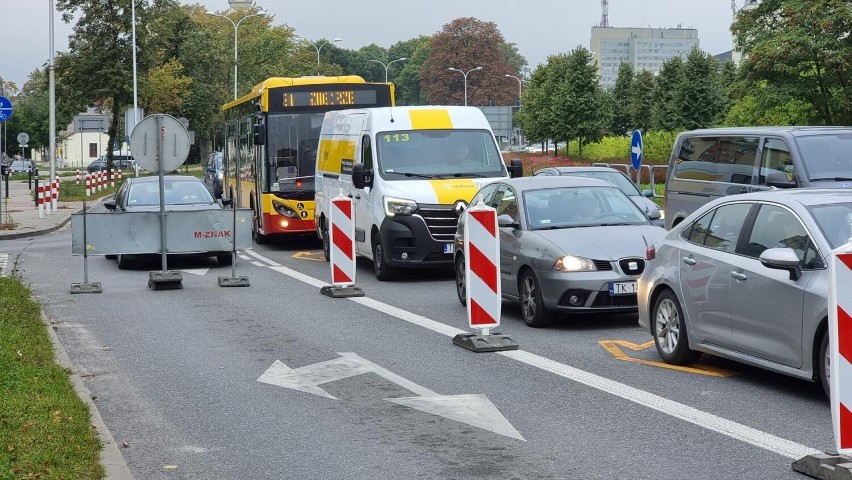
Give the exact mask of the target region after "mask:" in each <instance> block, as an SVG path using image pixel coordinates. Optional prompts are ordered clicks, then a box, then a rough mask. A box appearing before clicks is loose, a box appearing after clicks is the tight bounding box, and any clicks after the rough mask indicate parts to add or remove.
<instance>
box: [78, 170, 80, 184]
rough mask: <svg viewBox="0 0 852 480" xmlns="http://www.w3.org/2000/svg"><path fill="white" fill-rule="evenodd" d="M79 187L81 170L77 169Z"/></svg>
mask: <svg viewBox="0 0 852 480" xmlns="http://www.w3.org/2000/svg"><path fill="white" fill-rule="evenodd" d="M77 185H80V169H79V168H78V169H77Z"/></svg>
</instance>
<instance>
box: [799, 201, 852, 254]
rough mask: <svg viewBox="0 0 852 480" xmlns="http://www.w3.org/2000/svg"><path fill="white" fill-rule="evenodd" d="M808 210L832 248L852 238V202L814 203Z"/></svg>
mask: <svg viewBox="0 0 852 480" xmlns="http://www.w3.org/2000/svg"><path fill="white" fill-rule="evenodd" d="M808 210H810V212H811V216H812V217H814V221H815V222H816V224H817V226H818V227H819V229H820V231H822V235H823V236H824V237H825V240H826V241H827V242H828V245H829V246H830V247H831V249H832V250H833V249H835V248H837V247H839V246H841V245H843V244H845V243H846V242H848V241H849V239H850V238H852V202H848V203H831V204H827V205H813V206H811V207H808Z"/></svg>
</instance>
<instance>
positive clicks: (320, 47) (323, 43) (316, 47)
mask: <svg viewBox="0 0 852 480" xmlns="http://www.w3.org/2000/svg"><path fill="white" fill-rule="evenodd" d="M293 38H296V39H302V40H307V38H304V37H300V36H298V35H297V36H295V37H293ZM342 41H343V39H342V38H334V39H332V40H331V42H322V44H321V45H320V46H319V47H318V46H316V44H314V43H313V42H311V41H308V44H310V46H312V47H314V50H316V51H317V75H319V74H320V52H321V51H322V47H324V46H326V45H331V44H332V43H337V42H342Z"/></svg>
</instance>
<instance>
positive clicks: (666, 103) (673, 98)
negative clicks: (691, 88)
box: [652, 57, 686, 130]
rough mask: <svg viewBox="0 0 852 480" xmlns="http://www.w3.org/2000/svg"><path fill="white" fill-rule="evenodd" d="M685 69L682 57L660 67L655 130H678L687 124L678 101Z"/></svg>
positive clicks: (656, 93)
mask: <svg viewBox="0 0 852 480" xmlns="http://www.w3.org/2000/svg"><path fill="white" fill-rule="evenodd" d="M683 69H684V66H683V60H682V59H681V58H680V57H672V58H670V59H669V60H667V61H666V62H664V63H663V65H662V67H660V71H659V74H658V75H657V81H656V85H655V88H654V108H653V112H652V113H653V121H652V124H653V126H654V129H655V130H678V129H680V128H682V126H683V125H684V124H685V123H686V122H685V120H684V118H683V115H682V112H681V111H680V110H679V105H678V101H677V99H678V89H679V88H680V86H681V85H682V84H683Z"/></svg>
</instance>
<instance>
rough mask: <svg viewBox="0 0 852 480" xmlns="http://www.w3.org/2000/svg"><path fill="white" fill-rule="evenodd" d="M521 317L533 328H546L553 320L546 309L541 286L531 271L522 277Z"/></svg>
mask: <svg viewBox="0 0 852 480" xmlns="http://www.w3.org/2000/svg"><path fill="white" fill-rule="evenodd" d="M521 316H523V317H524V322H526V324H527V325H529V326H530V327H533V328H540V327H546V326H547V325H549V324H550V321H551V319H552V315H551V313H550V312H549V311H548V310H547V309H546V308H544V299H543V298H542V297H541V285H540V284H539V283H538V278H536V276H535V274H534V273H533V272H532V271H531V270H527V271H526V272H524V274H523V276H522V277H521Z"/></svg>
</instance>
